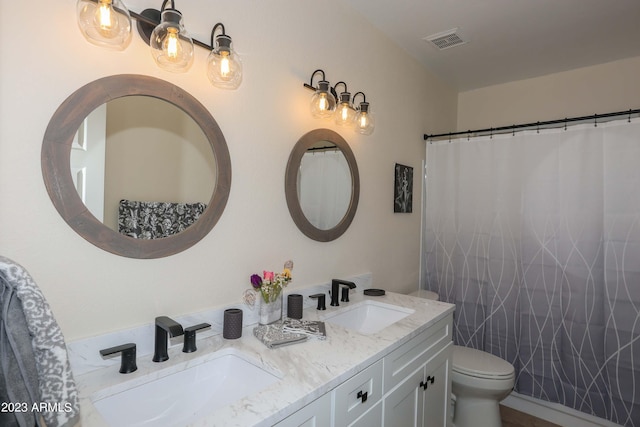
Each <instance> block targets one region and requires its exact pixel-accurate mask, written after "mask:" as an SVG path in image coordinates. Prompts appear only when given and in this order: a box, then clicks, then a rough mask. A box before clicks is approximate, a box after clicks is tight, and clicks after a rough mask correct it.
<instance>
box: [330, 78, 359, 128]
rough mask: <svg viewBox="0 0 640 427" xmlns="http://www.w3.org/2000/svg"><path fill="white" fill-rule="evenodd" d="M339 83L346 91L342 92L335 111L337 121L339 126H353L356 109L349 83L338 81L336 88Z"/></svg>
mask: <svg viewBox="0 0 640 427" xmlns="http://www.w3.org/2000/svg"><path fill="white" fill-rule="evenodd" d="M339 84H342V85H343V86H344V91H343V92H340V98H339V100H338V106H337V107H336V112H335V122H336V124H337V125H338V126H353V120H354V119H355V117H356V110H355V108H353V104H351V92H349V91H348V90H347V84H346V83H345V82H338V83H336V85H335V86H334V87H333V88H334V89H336V88H337V87H338V85H339Z"/></svg>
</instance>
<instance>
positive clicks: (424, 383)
mask: <svg viewBox="0 0 640 427" xmlns="http://www.w3.org/2000/svg"><path fill="white" fill-rule="evenodd" d="M435 380H436V377H432V376H431V375H429V376H428V377H427V380H426V381H420V387H422V389H423V390H426V389H427V387H428V385H429V384H433V382H434V381H435Z"/></svg>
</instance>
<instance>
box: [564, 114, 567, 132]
mask: <svg viewBox="0 0 640 427" xmlns="http://www.w3.org/2000/svg"><path fill="white" fill-rule="evenodd" d="M564 130H567V118H566V117H565V118H564Z"/></svg>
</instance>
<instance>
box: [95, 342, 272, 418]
mask: <svg viewBox="0 0 640 427" xmlns="http://www.w3.org/2000/svg"><path fill="white" fill-rule="evenodd" d="M148 376H150V375H148ZM279 380H280V378H279V377H278V376H276V375H275V374H274V373H272V372H269V371H267V370H266V369H263V368H261V367H259V366H258V363H256V362H255V361H253V360H252V359H251V358H249V357H247V356H246V355H244V354H243V353H241V352H239V351H236V350H233V349H228V350H222V351H220V352H218V353H217V354H216V357H215V358H214V359H211V360H208V361H206V362H204V363H200V364H198V365H196V366H191V367H187V368H185V369H183V370H179V371H178V372H175V373H172V374H170V375H166V376H163V377H161V378H158V379H145V378H144V377H143V378H136V379H135V380H132V381H130V382H128V383H124V384H120V385H119V386H114V387H112V388H111V389H109V390H103V391H101V392H100V393H96V395H94V396H93V398H92V401H93V404H94V406H95V407H96V409H97V410H98V412H100V414H101V415H102V416H103V417H104V419H105V420H106V421H107V423H108V424H109V425H111V426H114V427H134V426H136V427H142V426H154V427H157V426H162V427H174V426H185V425H187V424H189V423H191V422H194V421H196V420H198V419H199V418H201V417H202V416H204V415H206V414H209V413H211V412H213V411H215V410H216V409H217V408H220V407H222V406H225V405H228V404H231V403H233V402H235V401H237V400H239V399H242V398H243V397H246V396H249V395H251V394H253V393H257V392H259V391H261V390H263V389H265V388H267V387H269V386H270V385H271V384H274V383H276V382H277V381H279Z"/></svg>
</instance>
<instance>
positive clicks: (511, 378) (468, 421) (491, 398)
mask: <svg viewBox="0 0 640 427" xmlns="http://www.w3.org/2000/svg"><path fill="white" fill-rule="evenodd" d="M409 295H412V296H416V297H420V298H426V299H431V300H437V299H438V294H437V293H435V292H431V291H427V290H418V291H415V292H412V293H410V294H409ZM515 377H516V375H515V369H514V367H513V365H512V364H511V363H509V362H507V361H506V360H503V359H501V358H499V357H497V356H494V355H492V354H489V353H487V352H484V351H480V350H476V349H473V348H468V347H462V346H458V345H454V346H453V360H452V363H451V388H452V394H453V399H454V400H455V410H454V411H453V412H454V415H453V423H454V424H455V427H478V426H482V427H501V426H502V421H501V420H500V406H499V402H500V401H501V400H502V399H504V398H505V397H507V396H508V395H509V393H511V390H512V389H513V385H514V383H515Z"/></svg>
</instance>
